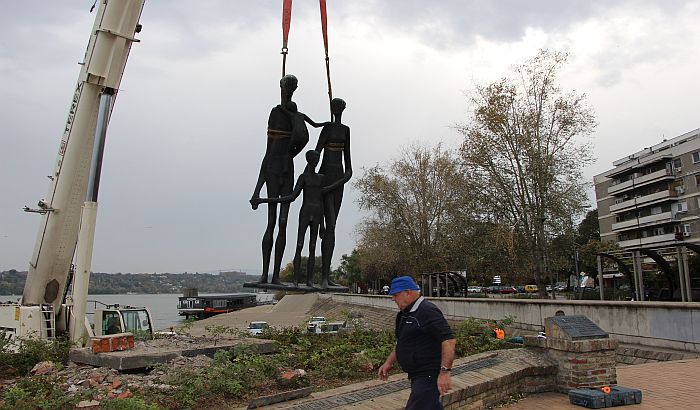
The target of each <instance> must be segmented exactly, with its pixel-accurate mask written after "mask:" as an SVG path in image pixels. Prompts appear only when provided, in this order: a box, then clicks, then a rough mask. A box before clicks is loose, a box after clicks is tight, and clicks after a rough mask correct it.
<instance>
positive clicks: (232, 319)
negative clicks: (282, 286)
mask: <svg viewBox="0 0 700 410" xmlns="http://www.w3.org/2000/svg"><path fill="white" fill-rule="evenodd" d="M317 300H318V295H316V294H307V295H286V296H285V297H283V298H282V300H280V301H279V303H277V304H276V305H263V306H256V307H252V308H248V309H243V310H239V311H236V312H231V313H224V314H220V315H216V316H212V317H210V318H208V319H203V320H198V321H196V322H194V325H193V326H192V328H191V329H190V330H189V333H190V334H191V335H192V336H203V335H206V334H207V331H206V328H207V327H210V326H227V327H230V328H232V329H239V330H245V329H246V328H247V327H248V323H250V322H253V321H265V322H267V323H268V324H269V325H270V326H271V327H274V328H285V327H292V326H305V323H306V321H308V320H309V311H310V310H311V308H312V307H313V305H314V303H316V301H317Z"/></svg>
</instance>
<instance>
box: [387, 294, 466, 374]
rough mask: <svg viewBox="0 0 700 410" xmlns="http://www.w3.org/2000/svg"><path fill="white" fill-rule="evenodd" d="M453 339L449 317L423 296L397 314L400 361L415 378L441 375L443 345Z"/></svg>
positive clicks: (404, 369)
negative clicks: (448, 321)
mask: <svg viewBox="0 0 700 410" xmlns="http://www.w3.org/2000/svg"><path fill="white" fill-rule="evenodd" d="M450 339H454V335H453V334H452V329H451V328H450V326H449V325H448V324H447V320H445V316H443V314H442V312H441V311H440V309H438V307H437V306H435V305H434V304H433V303H431V302H429V301H427V300H425V299H424V298H423V297H422V296H421V297H420V298H418V299H417V300H416V301H415V302H413V303H412V304H411V305H410V306H408V307H407V308H406V309H405V310H402V311H400V312H399V313H398V314H397V315H396V359H397V360H398V362H399V364H400V365H401V368H402V369H403V371H405V372H406V373H408V377H409V378H411V379H412V378H414V377H417V376H431V375H432V376H435V375H437V374H438V373H439V372H440V365H441V364H440V360H441V356H442V342H443V341H445V340H450Z"/></svg>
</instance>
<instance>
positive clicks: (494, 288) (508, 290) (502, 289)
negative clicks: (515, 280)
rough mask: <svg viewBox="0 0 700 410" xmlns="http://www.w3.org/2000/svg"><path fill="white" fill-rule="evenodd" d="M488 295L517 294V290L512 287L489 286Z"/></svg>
mask: <svg viewBox="0 0 700 410" xmlns="http://www.w3.org/2000/svg"><path fill="white" fill-rule="evenodd" d="M489 293H498V294H502V295H503V294H511V293H518V290H517V289H515V288H514V287H512V286H490V287H489Z"/></svg>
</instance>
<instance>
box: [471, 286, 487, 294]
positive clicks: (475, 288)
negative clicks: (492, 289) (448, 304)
mask: <svg viewBox="0 0 700 410" xmlns="http://www.w3.org/2000/svg"><path fill="white" fill-rule="evenodd" d="M483 291H484V288H482V287H481V286H469V287H468V288H467V293H481V292H483Z"/></svg>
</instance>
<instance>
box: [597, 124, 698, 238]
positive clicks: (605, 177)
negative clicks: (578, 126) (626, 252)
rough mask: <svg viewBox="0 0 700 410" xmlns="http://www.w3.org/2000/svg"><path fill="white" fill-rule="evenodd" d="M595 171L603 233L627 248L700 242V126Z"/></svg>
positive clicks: (601, 233) (599, 216)
mask: <svg viewBox="0 0 700 410" xmlns="http://www.w3.org/2000/svg"><path fill="white" fill-rule="evenodd" d="M613 166H614V168H613V169H611V170H609V171H606V172H603V173H602V174H599V175H596V176H595V177H594V178H593V181H594V184H595V194H596V202H597V204H598V220H599V223H600V236H601V240H604V241H606V240H607V241H616V242H617V243H618V244H619V246H620V247H621V248H623V249H630V250H631V249H642V248H661V247H666V246H672V245H676V244H679V243H680V242H685V243H689V242H690V243H700V128H699V129H696V130H694V131H691V132H688V133H685V134H683V135H680V136H678V137H675V138H673V139H670V140H664V141H663V142H661V143H659V144H657V145H655V146H653V147H649V148H645V149H643V150H641V151H639V152H636V153H634V154H631V155H629V156H627V157H624V158H621V159H619V160H617V161H615V162H613Z"/></svg>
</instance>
